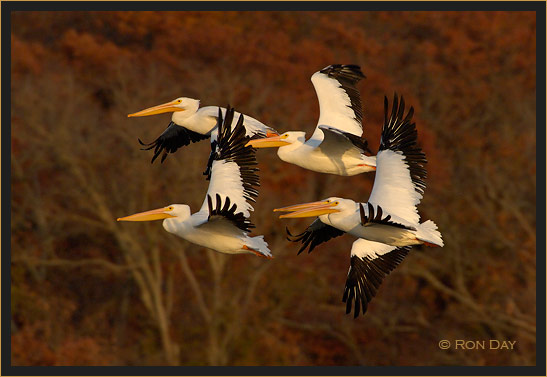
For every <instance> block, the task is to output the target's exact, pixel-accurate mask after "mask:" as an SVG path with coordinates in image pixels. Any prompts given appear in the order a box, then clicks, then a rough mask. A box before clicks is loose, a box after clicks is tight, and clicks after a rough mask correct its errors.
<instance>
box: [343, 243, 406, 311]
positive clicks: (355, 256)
mask: <svg viewBox="0 0 547 377" xmlns="http://www.w3.org/2000/svg"><path fill="white" fill-rule="evenodd" d="M409 250H410V246H405V247H395V246H390V245H386V244H383V243H380V242H374V241H368V240H365V239H362V238H360V239H358V240H357V241H355V242H354V243H353V246H352V247H351V261H350V267H349V271H348V277H347V279H346V286H345V288H344V295H343V297H342V301H343V302H345V303H346V314H347V313H350V312H351V309H352V305H353V301H354V300H355V305H353V306H354V307H355V309H354V313H353V316H354V317H355V318H357V316H358V315H359V311H362V313H363V314H365V312H366V311H367V307H368V303H369V302H370V301H371V300H372V298H373V297H374V296H375V295H376V292H377V291H378V288H379V287H380V284H382V280H383V279H384V277H385V276H386V275H388V274H389V273H390V272H391V271H393V270H394V269H395V267H397V266H398V265H399V263H401V262H402V261H403V259H404V258H405V257H406V255H407V254H408V252H409Z"/></svg>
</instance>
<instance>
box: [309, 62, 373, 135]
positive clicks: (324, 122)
mask: <svg viewBox="0 0 547 377" xmlns="http://www.w3.org/2000/svg"><path fill="white" fill-rule="evenodd" d="M311 82H312V83H313V86H314V88H315V92H316V93H317V99H318V101H319V121H318V122H317V126H328V127H332V128H338V129H339V130H342V131H344V132H349V133H351V134H354V135H357V136H361V134H362V133H363V128H362V125H361V123H360V122H359V121H358V120H357V119H356V116H355V112H354V111H353V110H352V108H351V100H350V98H349V96H348V94H347V93H346V91H345V90H344V89H342V86H341V85H340V83H339V82H338V81H337V80H336V79H334V78H331V77H329V76H327V75H326V74H323V73H321V72H316V73H314V74H313V75H312V77H311ZM360 105H361V104H359V106H360ZM316 132H320V131H319V128H316V129H315V132H314V135H315V133H316ZM312 138H313V136H312Z"/></svg>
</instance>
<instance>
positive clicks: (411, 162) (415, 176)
mask: <svg viewBox="0 0 547 377" xmlns="http://www.w3.org/2000/svg"><path fill="white" fill-rule="evenodd" d="M404 110H405V101H404V99H403V97H401V102H400V104H399V103H398V100H397V94H395V96H394V99H393V109H392V111H391V115H390V116H389V117H388V101H387V98H385V100H384V111H385V118H384V119H385V120H384V126H383V128H382V138H381V141H380V149H379V151H378V154H377V155H376V177H375V178H374V185H373V186H372V192H371V193H370V198H369V200H368V201H369V202H370V203H373V204H374V205H378V206H381V207H382V208H383V209H384V211H386V212H388V213H389V214H392V215H395V216H398V217H400V218H403V219H405V220H407V221H409V222H411V223H413V224H417V223H418V222H419V221H420V215H419V214H418V210H417V209H416V206H417V205H418V203H420V200H421V199H422V195H423V193H424V189H425V179H426V177H427V172H426V170H425V164H426V163H427V160H426V158H425V154H424V153H423V152H422V150H421V149H420V147H418V145H417V143H416V140H417V137H418V132H417V131H416V124H415V123H412V122H411V120H412V115H413V113H414V109H413V108H412V107H411V108H410V110H409V111H408V113H407V115H406V117H405V116H404Z"/></svg>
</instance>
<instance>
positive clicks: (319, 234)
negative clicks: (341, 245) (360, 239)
mask: <svg viewBox="0 0 547 377" xmlns="http://www.w3.org/2000/svg"><path fill="white" fill-rule="evenodd" d="M344 233H345V232H344V231H341V230H339V229H336V228H335V227H332V226H330V225H327V224H325V223H323V222H321V220H319V219H315V221H314V222H313V223H311V225H310V226H308V228H307V229H306V230H305V231H303V232H302V233H300V234H297V235H294V236H293V235H292V234H291V232H289V228H287V235H288V237H287V239H288V240H289V241H291V242H302V247H301V248H300V250H298V254H300V253H301V252H302V251H304V250H305V249H306V248H307V247H308V246H309V249H308V253H311V252H312V250H313V249H315V247H316V246H317V245H320V244H322V243H323V242H327V241H328V240H330V239H332V238H335V237H339V236H341V235H343V234H344Z"/></svg>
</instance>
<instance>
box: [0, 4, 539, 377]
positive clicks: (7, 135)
mask: <svg viewBox="0 0 547 377" xmlns="http://www.w3.org/2000/svg"><path fill="white" fill-rule="evenodd" d="M546 9H547V8H546V3H545V2H543V1H508V2H505V1H503V2H496V1H492V2H490V1H477V2H467V1H465V2H458V1H447V2H442V1H441V2H438V1H432V2H430V1H415V2H412V1H408V2H407V1H389V2H381V1H370V2H361V1H358V2H353V1H337V2H330V1H328V2H327V1H322V2H317V1H312V2H306V1H295V2H290V1H282V2H275V1H264V2H260V1H259V2H247V1H207V2H199V1H188V2H171V1H156V2H151V1H143V2H140V1H139V2H135V1H133V2H124V1H113V2H107V1H105V2H93V1H82V2H65V1H2V3H1V24H2V26H1V30H2V34H1V43H2V44H1V59H2V60H1V61H2V67H1V75H2V87H1V93H2V104H1V106H2V107H1V109H2V112H1V114H2V115H1V120H2V125H3V127H2V130H1V137H2V141H1V146H2V157H4V158H3V159H2V161H1V169H2V172H1V174H2V182H3V184H2V189H1V200H2V214H1V216H2V217H1V219H2V223H3V224H4V226H3V227H2V229H1V232H2V233H1V235H2V249H3V252H2V255H1V262H2V264H1V272H2V275H1V279H2V280H1V281H2V290H1V294H2V322H1V329H2V339H1V346H2V354H1V362H2V368H1V372H0V373H1V375H13V376H22V375H27V376H30V375H43V376H69V375H81V376H92V375H112V376H121V375H134V376H173V375H192V376H210V375H241V376H251V375H265V376H276V375H302V376H310V375H311V376H332V375H344V376H357V375H377V376H386V375H423V376H435V375H448V376H454V375H489V376H493V375H499V376H517V375H521V376H525V375H526V376H533V375H538V376H539V375H543V376H544V375H545V374H546V359H545V353H546V342H545V340H546V339H545V318H546V308H545V296H546V292H545V287H546V273H545V270H543V267H544V266H545V263H546V260H545V257H546V256H545V250H546V243H545V233H543V230H544V229H545V227H546V217H545V216H546V211H545V209H546V208H545V193H546V184H545V183H546V182H545V173H546V170H545V169H546V164H545V156H546V155H545V146H546V144H545V140H546V128H545V127H546V126H545V125H546V117H545V101H546V86H545V83H546V76H545V70H544V67H546V59H545V58H546V49H545V47H546V46H545V43H546V39H545V33H544V32H545V30H546V28H545V15H546ZM31 10H32V11H91V10H93V11H126V10H139V11H146V10H162V11H182V10H202V11H206V10H218V11H228V10H247V11H272V10H276V11H339V10H346V11H347V10H349V11H375V10H384V11H419V10H420V11H451V10H459V11H493V10H503V11H534V12H536V172H537V173H536V178H539V179H537V183H536V219H537V220H536V221H537V222H536V233H537V230H540V232H539V233H540V235H541V237H539V238H537V240H536V271H541V272H542V273H537V274H536V326H537V327H536V365H535V366H486V367H485V366H416V367H401V366H389V367H378V366H373V367H367V366H329V367H317V366H310V367H297V366H274V367H261V366H242V367H195V366H191V367H188V366H177V367H152V366H150V367H135V366H123V367H121V366H120V367H117V366H113V367H101V366H99V367H89V366H67V367H56V366H53V367H45V366H44V367H41V366H40V367H31V366H29V367H25V366H12V365H11V337H10V334H11V331H10V330H11V323H10V318H11V299H10V297H11V296H10V291H11V276H10V273H11V271H10V269H11V255H10V249H11V247H10V246H11V229H10V228H11V227H8V226H7V224H11V180H10V178H11V165H10V161H11V12H14V11H31ZM538 31H540V32H538ZM538 67H539V69H538ZM538 140H539V152H541V154H538V153H537V152H538V144H537V141H538ZM8 153H9V154H8ZM8 156H9V158H8ZM8 187H9V189H8ZM538 214H539V215H540V216H537V215H538ZM538 251H539V253H538ZM538 266H540V268H541V270H539V269H538ZM538 298H539V299H538ZM537 303H539V304H540V305H537Z"/></svg>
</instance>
